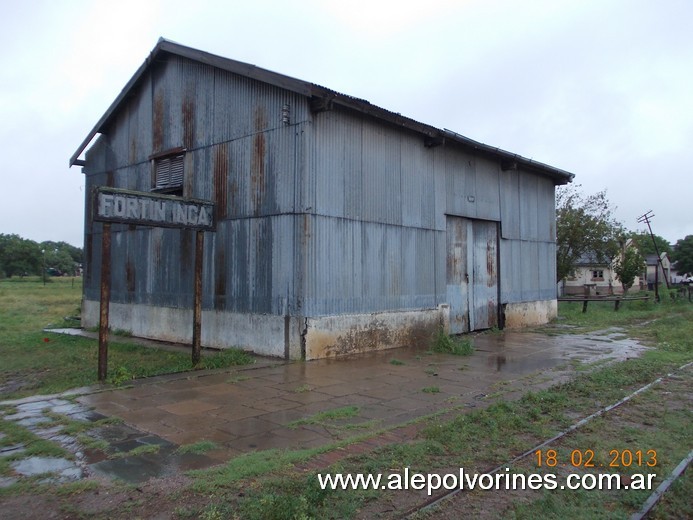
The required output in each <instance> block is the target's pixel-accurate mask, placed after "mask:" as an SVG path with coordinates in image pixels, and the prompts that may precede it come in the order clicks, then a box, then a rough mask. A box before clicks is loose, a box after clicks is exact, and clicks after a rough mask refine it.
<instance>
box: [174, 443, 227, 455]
mask: <svg viewBox="0 0 693 520" xmlns="http://www.w3.org/2000/svg"><path fill="white" fill-rule="evenodd" d="M216 449H219V445H218V444H217V443H216V442H212V441H205V440H202V441H198V442H194V443H192V444H183V445H182V446H179V447H178V449H177V450H176V452H177V453H181V454H184V453H193V454H195V455H203V454H205V453H207V452H208V451H214V450H216Z"/></svg>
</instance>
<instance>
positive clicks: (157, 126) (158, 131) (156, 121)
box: [152, 93, 164, 152]
mask: <svg viewBox="0 0 693 520" xmlns="http://www.w3.org/2000/svg"><path fill="white" fill-rule="evenodd" d="M163 146H164V99H163V95H162V94H161V93H157V94H155V95H154V107H153V112H152V147H153V150H152V151H153V152H160V151H161V150H162V148H163Z"/></svg>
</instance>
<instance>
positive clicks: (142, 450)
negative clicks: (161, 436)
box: [108, 444, 161, 459]
mask: <svg viewBox="0 0 693 520" xmlns="http://www.w3.org/2000/svg"><path fill="white" fill-rule="evenodd" d="M160 449H161V446H159V445H158V444H143V445H142V446H138V447H137V448H133V449H131V450H130V451H116V452H115V453H111V454H110V455H109V456H108V458H109V459H124V458H127V457H136V456H137V455H145V454H146V453H159V450H160Z"/></svg>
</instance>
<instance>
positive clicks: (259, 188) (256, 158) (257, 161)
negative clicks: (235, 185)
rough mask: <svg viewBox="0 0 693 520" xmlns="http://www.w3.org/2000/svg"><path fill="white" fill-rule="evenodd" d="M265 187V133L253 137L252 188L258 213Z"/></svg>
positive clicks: (255, 210)
mask: <svg viewBox="0 0 693 520" xmlns="http://www.w3.org/2000/svg"><path fill="white" fill-rule="evenodd" d="M265 188H266V184H265V135H264V134H256V135H255V136H254V137H253V158H252V162H251V166H250V189H251V194H252V197H253V209H254V213H255V214H256V215H257V214H259V213H260V210H261V208H262V203H263V201H264V198H265Z"/></svg>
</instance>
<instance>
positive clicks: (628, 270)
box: [614, 246, 645, 294]
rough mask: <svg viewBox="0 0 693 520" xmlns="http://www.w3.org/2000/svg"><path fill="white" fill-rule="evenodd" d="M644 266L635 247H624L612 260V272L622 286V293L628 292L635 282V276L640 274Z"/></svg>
mask: <svg viewBox="0 0 693 520" xmlns="http://www.w3.org/2000/svg"><path fill="white" fill-rule="evenodd" d="M644 267H645V259H644V258H643V257H642V255H641V254H640V251H638V249H637V247H633V246H631V247H625V249H624V250H623V251H622V252H621V255H620V256H618V257H617V258H616V260H614V273H616V278H618V280H619V281H620V282H621V285H622V286H623V294H626V293H627V292H628V289H630V288H631V287H632V286H633V282H635V277H636V276H640V275H641V274H642V272H643V268H644Z"/></svg>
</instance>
